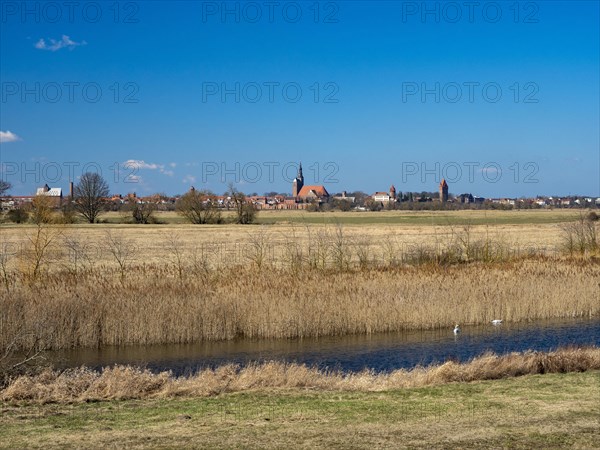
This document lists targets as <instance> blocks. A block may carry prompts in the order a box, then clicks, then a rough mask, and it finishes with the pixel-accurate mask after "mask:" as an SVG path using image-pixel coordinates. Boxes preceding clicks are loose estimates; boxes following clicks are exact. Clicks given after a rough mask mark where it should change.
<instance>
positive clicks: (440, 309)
mask: <svg viewBox="0 0 600 450" xmlns="http://www.w3.org/2000/svg"><path fill="white" fill-rule="evenodd" d="M599 279H600V265H599V264H597V263H596V262H595V261H594V260H591V259H587V260H571V259H547V258H534V259H524V260H517V261H512V262H506V263H470V264H465V265H453V266H449V267H443V266H436V265H426V266H417V267H411V266H408V267H404V266H403V267H396V268H383V269H382V268H368V269H347V270H343V271H338V270H332V269H325V270H320V269H310V268H302V269H300V270H291V269H285V270H284V269H272V268H268V269H264V268H263V269H262V270H261V269H257V268H256V267H254V266H248V267H237V268H228V269H222V270H219V271H213V270H208V271H204V270H203V269H198V271H194V270H193V269H190V270H189V271H186V272H184V276H183V278H180V277H179V273H178V271H177V270H176V268H174V267H171V266H168V265H161V266H156V265H145V266H135V267H132V268H129V269H128V272H127V273H126V276H125V278H124V279H122V278H121V277H120V272H119V271H118V270H117V269H108V268H106V269H103V270H94V271H91V272H79V273H77V274H74V273H71V272H62V271H61V272H58V273H54V274H52V273H50V274H46V275H44V278H43V280H41V281H36V282H32V283H26V282H17V283H16V284H15V285H14V286H12V287H11V292H10V295H2V297H1V298H0V323H1V324H2V328H1V330H0V331H1V332H0V348H7V346H8V345H10V344H11V342H12V341H13V340H14V337H15V336H17V335H18V334H19V333H20V332H22V331H23V330H28V331H31V333H29V334H26V335H23V336H21V338H20V339H19V340H18V342H16V346H17V347H18V348H28V347H29V346H31V345H33V344H34V343H35V341H34V340H35V339H40V344H42V345H44V346H46V347H47V348H51V349H61V348H72V347H96V346H102V345H128V344H160V343H191V342H199V341H202V340H222V339H233V338H236V337H250V338H291V337H309V336H311V337H317V336H325V335H344V334H362V333H377V332H388V331H399V330H406V329H430V328H439V327H451V326H452V325H453V324H455V323H460V324H479V323H488V322H489V321H490V320H492V319H497V318H502V319H503V320H505V321H507V322H516V321H524V320H525V321H527V320H536V319H551V318H564V317H597V316H598V315H600V304H599V302H598V280H599Z"/></svg>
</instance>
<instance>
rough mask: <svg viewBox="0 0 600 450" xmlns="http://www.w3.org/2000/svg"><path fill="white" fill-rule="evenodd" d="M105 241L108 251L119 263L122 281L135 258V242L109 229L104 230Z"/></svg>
mask: <svg viewBox="0 0 600 450" xmlns="http://www.w3.org/2000/svg"><path fill="white" fill-rule="evenodd" d="M106 243H107V245H108V251H109V252H110V254H111V255H113V257H114V258H115V261H116V262H117V264H118V265H119V271H120V273H121V281H123V280H124V279H125V272H126V271H127V268H128V267H129V264H130V263H131V261H133V259H134V258H135V254H136V247H135V244H134V243H133V242H132V241H131V240H129V239H123V237H121V236H117V235H114V234H113V233H112V232H111V231H110V230H108V231H107V232H106Z"/></svg>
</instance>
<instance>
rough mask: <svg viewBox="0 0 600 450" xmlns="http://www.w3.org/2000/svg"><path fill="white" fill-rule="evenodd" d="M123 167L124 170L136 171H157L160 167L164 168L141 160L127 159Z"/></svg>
mask: <svg viewBox="0 0 600 450" xmlns="http://www.w3.org/2000/svg"><path fill="white" fill-rule="evenodd" d="M123 167H125V168H126V169H138V170H144V169H146V170H158V169H160V168H161V167H162V168H164V166H161V165H160V164H153V163H147V162H146V161H144V160H142V159H128V160H127V161H125V162H124V163H123Z"/></svg>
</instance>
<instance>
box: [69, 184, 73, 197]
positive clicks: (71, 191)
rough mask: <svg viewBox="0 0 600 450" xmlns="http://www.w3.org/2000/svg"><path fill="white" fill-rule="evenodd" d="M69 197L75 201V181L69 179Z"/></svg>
mask: <svg viewBox="0 0 600 450" xmlns="http://www.w3.org/2000/svg"><path fill="white" fill-rule="evenodd" d="M69 199H70V200H71V201H73V182H72V181H69Z"/></svg>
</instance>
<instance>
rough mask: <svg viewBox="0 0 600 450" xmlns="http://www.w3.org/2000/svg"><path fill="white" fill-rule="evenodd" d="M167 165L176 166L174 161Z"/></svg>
mask: <svg viewBox="0 0 600 450" xmlns="http://www.w3.org/2000/svg"><path fill="white" fill-rule="evenodd" d="M169 166H171V167H177V163H174V162H172V163H169Z"/></svg>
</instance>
